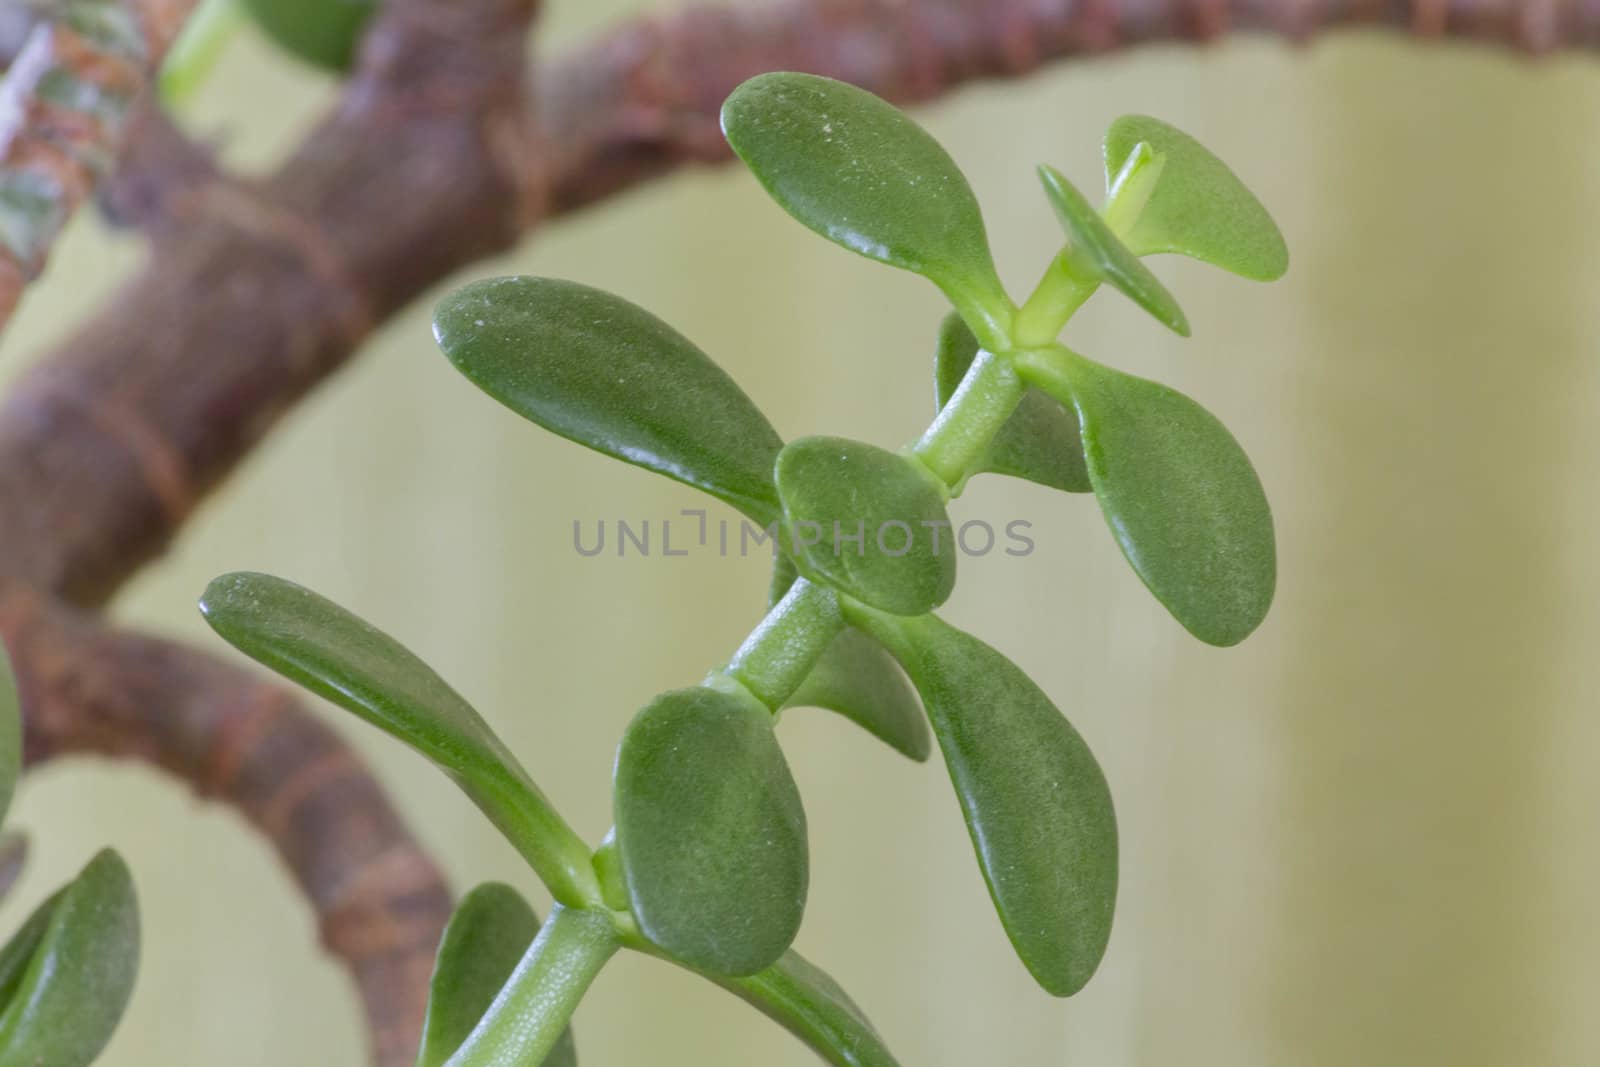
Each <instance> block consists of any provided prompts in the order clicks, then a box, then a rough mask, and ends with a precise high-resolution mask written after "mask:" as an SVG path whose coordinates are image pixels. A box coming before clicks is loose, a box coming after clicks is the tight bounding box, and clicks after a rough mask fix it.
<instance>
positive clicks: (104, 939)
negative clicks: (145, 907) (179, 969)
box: [0, 851, 139, 1067]
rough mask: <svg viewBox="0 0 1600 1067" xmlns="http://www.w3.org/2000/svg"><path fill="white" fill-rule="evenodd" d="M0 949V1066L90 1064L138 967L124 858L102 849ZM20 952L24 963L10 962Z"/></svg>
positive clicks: (135, 911) (135, 913)
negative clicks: (2, 1000)
mask: <svg viewBox="0 0 1600 1067" xmlns="http://www.w3.org/2000/svg"><path fill="white" fill-rule="evenodd" d="M12 944H13V945H20V946H21V950H20V951H18V950H13V948H12V947H11V946H7V949H6V950H5V951H4V952H3V953H0V972H9V973H0V988H4V989H5V990H6V991H7V992H8V993H9V994H10V996H9V998H8V999H7V1000H6V1004H5V1008H4V1010H0V1067H38V1065H40V1064H49V1065H50V1067H88V1064H90V1063H93V1062H94V1059H95V1057H97V1056H98V1055H100V1051H101V1050H102V1049H103V1048H105V1046H106V1043H107V1042H108V1041H110V1040H111V1034H112V1032H113V1031H114V1030H115V1029H116V1027H117V1023H118V1021H120V1020H121V1018H122V1013H123V1010H124V1009H125V1008H126V1007H127V1005H128V998H129V997H130V996H131V995H132V993H133V982H134V977H135V975H136V973H137V971H138V969H139V904H138V900H137V898H136V897H135V895H134V890H133V878H132V876H130V875H129V873H128V867H127V864H125V863H123V862H122V859H121V857H119V856H118V855H117V854H116V853H115V852H111V851H106V852H102V853H100V854H99V855H98V856H96V857H95V858H94V859H93V860H92V861H90V863H89V865H88V866H87V867H85V868H84V870H83V873H82V874H80V875H78V877H77V878H76V879H75V880H74V881H73V882H72V883H71V884H70V885H68V886H67V887H66V888H64V889H63V890H61V892H60V893H58V894H57V895H56V896H54V897H52V898H51V899H50V900H49V901H48V902H47V903H46V904H45V905H44V906H43V907H42V908H41V909H40V910H39V911H38V912H36V913H35V914H34V917H33V918H32V919H30V920H29V921H28V922H27V923H26V924H25V925H24V926H23V929H22V931H20V932H19V934H18V936H17V938H16V939H14V941H13V942H12ZM23 959H26V961H27V963H26V966H23V967H21V968H20V973H18V971H19V968H18V967H17V966H16V964H18V963H19V962H20V961H21V960H23Z"/></svg>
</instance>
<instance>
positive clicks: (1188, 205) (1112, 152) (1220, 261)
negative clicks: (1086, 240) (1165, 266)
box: [1105, 115, 1289, 281]
mask: <svg viewBox="0 0 1600 1067" xmlns="http://www.w3.org/2000/svg"><path fill="white" fill-rule="evenodd" d="M1140 143H1144V144H1148V145H1149V146H1150V147H1151V149H1153V150H1154V152H1155V153H1156V156H1157V157H1158V158H1159V160H1160V165H1161V171H1160V175H1159V177H1157V179H1156V183H1155V186H1154V187H1153V188H1152V189H1151V191H1150V194H1149V199H1148V200H1146V201H1145V204H1144V209H1143V211H1141V212H1140V214H1139V217H1138V221H1137V222H1135V223H1134V224H1133V227H1132V229H1131V230H1130V231H1129V232H1128V233H1125V234H1124V235H1123V240H1124V241H1126V243H1127V245H1128V247H1129V248H1130V249H1132V250H1133V251H1134V252H1135V253H1137V254H1139V255H1141V256H1142V255H1149V254H1150V253H1152V252H1176V253H1178V254H1180V255H1185V256H1191V257H1193V258H1195V259H1199V260H1203V261H1205V262H1207V263H1211V264H1214V265H1216V266H1218V267H1221V268H1223V269H1224V270H1229V271H1232V272H1233V273H1235V274H1238V275H1241V276H1243V277H1246V278H1254V279H1256V280H1257V281H1272V280H1273V279H1274V278H1280V277H1282V276H1283V273H1284V271H1286V270H1288V269H1289V248H1288V246H1287V245H1286V244H1284V240H1283V234H1282V233H1280V232H1279V231H1278V225H1277V223H1275V222H1273V221H1272V216H1271V215H1269V214H1267V209H1266V208H1264V207H1262V206H1261V201H1259V200H1257V199H1256V197H1255V194H1254V193H1252V192H1251V191H1250V190H1249V189H1247V188H1246V187H1245V184H1244V183H1243V182H1242V181H1240V180H1239V179H1238V177H1236V176H1235V175H1234V173H1233V171H1231V170H1229V169H1228V166H1227V164H1225V163H1223V162H1222V160H1220V159H1218V158H1217V157H1216V156H1214V155H1212V154H1211V152H1210V151H1209V150H1208V149H1207V148H1206V147H1205V146H1204V145H1202V144H1201V143H1200V142H1199V141H1196V140H1195V139H1194V138H1193V137H1190V136H1189V135H1188V134H1186V133H1184V132H1183V131H1182V130H1179V129H1177V128H1175V127H1173V126H1169V125H1168V124H1167V123H1165V122H1162V121H1161V120H1160V119H1153V118H1150V117H1149V116H1147V115H1124V116H1123V117H1122V118H1119V119H1117V120H1116V121H1115V122H1113V123H1112V124H1111V129H1110V130H1108V131H1107V132H1106V140H1105V160H1106V187H1107V188H1108V189H1111V190H1112V191H1113V195H1114V194H1115V188H1114V187H1115V184H1116V182H1117V179H1118V176H1119V175H1120V174H1121V173H1122V170H1123V166H1124V165H1125V164H1126V163H1127V161H1128V157H1129V156H1130V155H1131V154H1132V153H1133V150H1134V148H1135V147H1136V146H1137V145H1139V144H1140Z"/></svg>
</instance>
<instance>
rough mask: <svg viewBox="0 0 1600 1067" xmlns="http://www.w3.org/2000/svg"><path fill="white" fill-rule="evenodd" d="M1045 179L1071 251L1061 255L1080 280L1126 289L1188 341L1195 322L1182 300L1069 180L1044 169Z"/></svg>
mask: <svg viewBox="0 0 1600 1067" xmlns="http://www.w3.org/2000/svg"><path fill="white" fill-rule="evenodd" d="M1039 180H1040V181H1041V182H1043V183H1044V191H1045V195H1047V196H1048V197H1049V198H1050V206H1051V207H1053V208H1054V209H1055V212H1056V218H1057V219H1059V220H1060V221H1061V228H1062V230H1064V231H1065V232H1066V235H1067V247H1066V249H1065V250H1064V251H1063V252H1062V253H1061V254H1062V255H1063V256H1065V257H1066V262H1067V264H1068V265H1069V266H1070V268H1071V269H1072V271H1073V272H1074V273H1075V274H1076V275H1077V276H1078V277H1089V278H1093V279H1095V280H1096V281H1100V282H1104V283H1105V284H1107V285H1109V286H1111V287H1112V288H1114V289H1117V290H1120V291H1121V292H1122V293H1123V295H1125V296H1127V297H1128V299H1130V300H1132V301H1133V302H1134V303H1135V304H1138V305H1139V306H1140V307H1142V308H1144V309H1145V310H1146V311H1148V312H1149V313H1150V314H1152V315H1154V316H1155V317H1156V318H1157V319H1159V320H1161V322H1162V323H1164V324H1165V325H1166V326H1167V327H1168V328H1169V329H1171V330H1172V331H1173V332H1174V333H1178V334H1181V335H1183V336H1184V337H1188V336H1189V320H1188V319H1187V318H1186V317H1185V316H1184V314H1183V308H1181V307H1179V306H1178V301H1177V298H1176V297H1174V296H1173V295H1172V294H1171V293H1169V292H1168V291H1167V287H1166V286H1164V285H1162V284H1161V282H1160V281H1159V280H1158V279H1157V278H1156V276H1155V275H1154V274H1151V273H1150V268H1149V267H1146V266H1145V265H1144V264H1143V263H1141V262H1140V261H1139V257H1138V256H1136V255H1134V254H1133V253H1132V252H1130V251H1129V250H1128V248H1127V246H1126V245H1124V244H1123V243H1122V242H1121V241H1120V240H1118V239H1117V235H1116V234H1114V233H1112V232H1111V227H1109V226H1107V225H1106V223H1105V220H1104V219H1102V218H1101V217H1100V213H1099V212H1098V211H1096V210H1095V209H1094V208H1093V207H1092V206H1091V205H1090V204H1089V201H1087V200H1085V199H1084V197H1083V194H1082V193H1080V192H1078V190H1077V188H1076V187H1075V186H1074V185H1073V184H1072V183H1071V182H1069V181H1067V179H1066V176H1065V175H1063V174H1062V173H1061V172H1060V171H1058V170H1056V169H1055V168H1054V167H1051V166H1041V167H1040V168H1039Z"/></svg>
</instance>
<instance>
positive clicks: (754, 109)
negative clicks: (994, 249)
mask: <svg viewBox="0 0 1600 1067" xmlns="http://www.w3.org/2000/svg"><path fill="white" fill-rule="evenodd" d="M722 130H723V133H724V134H725V135H726V136H727V138H728V143H729V144H730V145H732V146H733V150H734V151H735V152H737V153H738V154H739V158H741V159H743V160H744V162H745V164H746V165H747V166H749V168H750V170H751V172H752V173H753V174H754V175H755V176H756V178H757V180H759V181H760V182H761V184H762V185H763V186H765V187H766V190H767V192H768V193H770V194H771V195H772V198H773V199H774V200H776V201H777V202H778V203H779V204H780V205H782V207H783V209H784V210H785V211H787V212H789V214H791V215H793V216H794V217H795V218H796V219H797V220H799V221H800V222H802V223H804V224H805V225H806V226H808V227H810V228H811V229H813V230H815V231H816V232H817V233H820V234H822V235H823V236H824V237H826V238H828V239H829V240H830V241H833V242H835V243H836V244H840V245H843V246H844V247H846V248H848V249H850V250H851V251H853V252H858V253H860V254H861V255H863V256H866V257H867V258H869V259H875V260H878V261H879V262H882V263H888V264H890V265H892V266H896V267H900V268H902V269H905V270H909V271H914V272H915V273H917V274H921V275H923V276H924V277H926V278H928V279H929V280H931V281H932V282H933V283H934V284H936V285H938V286H939V288H941V289H943V290H944V291H945V293H946V295H948V296H949V297H950V299H951V300H952V301H953V302H954V303H955V305H956V306H957V307H958V308H961V309H962V310H963V312H967V313H969V314H970V315H973V316H975V317H976V318H978V319H979V320H980V321H991V322H999V321H1002V320H1003V319H1004V317H1005V316H1007V315H1008V314H1009V310H1010V306H1011V302H1010V300H1009V299H1008V298H1007V297H1006V293H1005V289H1004V287H1003V286H1001V284H1000V279H999V277H998V276H997V275H996V273H995V269H994V260H993V258H992V257H991V256H990V253H989V238H988V234H987V233H986V231H985V229H984V225H983V214H982V212H981V211H980V210H979V208H978V201H977V198H976V197H975V196H973V194H972V188H971V187H970V186H969V185H968V184H967V179H966V178H965V177H964V176H963V175H962V173H961V170H960V168H958V167H957V166H956V164H955V161H954V160H952V159H951V158H950V155H949V153H947V152H946V151H945V150H944V148H942V147H941V146H940V145H939V142H937V141H935V140H934V139H933V138H932V137H931V136H929V135H928V133H927V131H925V130H924V129H922V127H920V126H918V125H917V124H916V123H915V122H913V121H912V120H911V119H910V118H908V117H907V116H906V115H905V114H904V113H903V112H901V111H900V110H899V109H897V108H895V107H894V106H893V105H891V104H889V103H887V102H885V101H883V100H880V99H878V98H877V97H876V96H873V95H872V94H871V93H869V92H866V91H865V90H862V89H857V88H856V87H855V86H853V85H847V84H845V83H844V82H839V81H834V80H832V79H830V78H819V77H816V76H814V75H810V74H794V73H787V72H777V73H772V74H762V75H759V76H758V77H755V78H751V79H750V80H749V81H747V82H745V83H744V84H743V85H741V86H739V87H738V88H737V89H735V90H734V91H733V93H732V95H730V96H729V97H728V99H727V101H726V102H725V103H724V104H723V105H722Z"/></svg>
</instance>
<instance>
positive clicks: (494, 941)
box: [417, 882, 578, 1067]
mask: <svg viewBox="0 0 1600 1067" xmlns="http://www.w3.org/2000/svg"><path fill="white" fill-rule="evenodd" d="M538 934H539V917H538V916H537V915H535V914H534V913H533V909H532V908H531V907H529V906H528V902H527V901H525V900H523V899H522V895H521V894H520V893H518V892H517V891H516V890H515V889H512V888H511V887H510V886H508V885H501V884H500V883H498V882H485V883H484V884H483V885H480V886H478V887H477V888H476V889H474V890H472V892H470V893H468V894H467V895H466V896H464V897H462V898H461V903H460V904H458V905H456V910H455V913H454V914H453V915H451V916H450V925H448V926H446V927H445V931H444V938H443V940H442V941H440V943H439V954H438V956H437V958H436V959H435V961H434V965H433V980H432V982H431V983H430V985H429V988H428V1014H427V1017H426V1018H425V1019H424V1020H423V1024H422V1048H421V1051H419V1052H418V1054H417V1067H444V1064H445V1063H446V1062H447V1061H448V1060H449V1059H450V1057H451V1056H453V1055H455V1052H456V1049H458V1048H460V1047H461V1044H462V1042H464V1041H466V1039H467V1035H468V1034H470V1033H472V1031H473V1028H474V1027H476V1026H477V1025H478V1020H479V1019H482V1018H483V1015H484V1013H485V1012H486V1011H488V1010H489V1005H490V1004H493V1003H494V999H495V997H496V996H498V995H499V993H500V990H501V988H502V987H503V986H504V985H505V984H506V981H507V980H508V979H509V978H510V977H511V972H512V971H514V970H516V967H517V964H518V963H519V962H521V960H522V957H523V955H524V954H525V953H526V952H527V951H528V946H529V945H531V944H533V939H534V938H535V937H537V936H538ZM577 1063H578V1052H577V1047H576V1046H575V1045H574V1043H573V1040H572V1028H571V1027H570V1026H569V1027H567V1030H566V1032H565V1033H564V1034H562V1036H561V1040H560V1043H559V1044H557V1045H556V1047H555V1048H554V1049H552V1050H551V1052H550V1054H549V1055H548V1056H546V1057H545V1060H544V1067H577Z"/></svg>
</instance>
